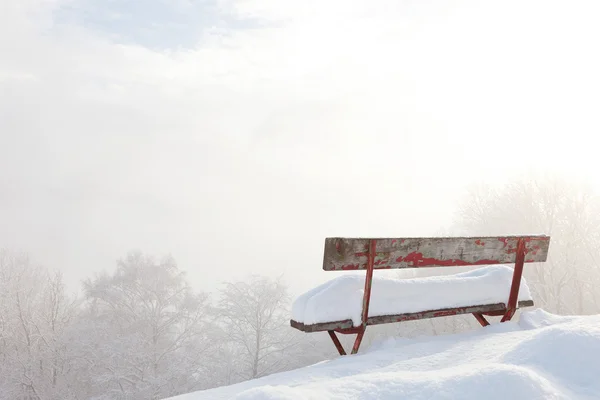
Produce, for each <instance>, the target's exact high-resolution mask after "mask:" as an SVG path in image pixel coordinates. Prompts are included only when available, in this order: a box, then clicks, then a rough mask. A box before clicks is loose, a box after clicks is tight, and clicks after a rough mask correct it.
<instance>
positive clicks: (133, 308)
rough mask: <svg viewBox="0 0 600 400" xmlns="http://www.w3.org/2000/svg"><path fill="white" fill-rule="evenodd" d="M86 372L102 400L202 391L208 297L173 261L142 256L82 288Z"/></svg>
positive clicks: (133, 256) (132, 256)
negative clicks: (86, 338) (86, 336)
mask: <svg viewBox="0 0 600 400" xmlns="http://www.w3.org/2000/svg"><path fill="white" fill-rule="evenodd" d="M84 287H85V295H86V300H87V303H86V304H87V313H86V316H87V319H88V321H89V322H90V323H89V324H87V330H88V331H89V333H90V337H93V340H89V341H88V343H87V345H86V348H85V350H84V353H87V354H88V356H87V357H88V359H89V363H90V373H91V374H92V376H95V377H96V378H95V379H96V384H97V385H99V386H100V387H104V391H103V392H104V394H103V396H104V397H105V398H119V397H127V398H131V399H158V398H163V397H167V396H172V395H175V394H179V393H184V392H190V391H194V390H198V389H202V388H204V387H206V384H205V382H204V377H205V375H207V372H208V370H209V369H210V365H207V363H206V362H205V359H204V357H205V355H206V353H207V351H208V348H209V346H210V342H209V341H208V339H207V338H208V331H209V330H210V329H211V328H210V324H209V319H210V315H209V306H208V298H207V296H206V295H204V294H196V293H194V292H193V291H192V289H191V288H190V286H189V284H188V282H187V281H186V280H185V276H184V273H183V272H181V271H180V270H179V269H178V267H177V265H176V264H175V261H174V260H173V259H172V258H170V257H167V258H165V259H163V260H161V261H159V262H157V261H155V260H154V259H153V258H152V257H149V256H144V255H143V254H141V253H131V254H129V255H128V256H127V257H126V258H125V259H124V260H121V261H119V263H118V267H117V270H116V271H115V272H114V274H112V275H107V274H104V275H102V276H99V277H96V278H95V279H93V280H88V281H86V282H85V285H84Z"/></svg>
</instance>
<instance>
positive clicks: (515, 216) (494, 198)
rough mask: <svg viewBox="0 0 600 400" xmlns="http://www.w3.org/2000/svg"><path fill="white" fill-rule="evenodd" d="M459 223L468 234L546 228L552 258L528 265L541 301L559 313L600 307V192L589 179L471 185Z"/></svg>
mask: <svg viewBox="0 0 600 400" xmlns="http://www.w3.org/2000/svg"><path fill="white" fill-rule="evenodd" d="M456 227H457V229H458V230H461V231H462V232H463V233H466V234H481V235H492V234H498V235H502V234H522V233H527V234H529V233H545V234H549V235H551V236H552V240H551V244H550V252H549V256H548V262H547V263H544V264H539V265H535V266H531V267H527V268H525V277H526V279H527V281H528V282H529V283H530V286H532V289H533V292H534V295H535V297H536V299H537V300H538V303H539V304H540V305H542V306H543V307H545V308H548V309H549V310H550V311H553V312H558V313H577V314H583V313H590V312H598V311H599V310H600V308H599V305H600V304H599V302H598V300H599V298H598V291H597V290H596V289H595V288H596V287H597V285H598V283H600V269H599V268H598V267H599V266H600V265H599V261H600V260H599V259H598V256H596V254H598V250H600V197H599V196H598V195H597V194H596V193H595V192H594V191H593V190H592V189H591V187H590V186H586V185H585V184H580V183H574V182H571V181H569V180H567V179H561V178H559V177H544V178H543V179H540V178H536V177H532V178H529V179H521V180H517V181H514V182H512V183H510V184H508V185H506V186H504V187H502V188H499V189H494V188H492V187H490V186H487V185H478V186H475V187H473V188H472V189H471V190H470V191H469V192H468V194H467V196H466V198H465V200H464V202H463V203H462V205H461V207H460V209H459V213H458V219H457V224H456Z"/></svg>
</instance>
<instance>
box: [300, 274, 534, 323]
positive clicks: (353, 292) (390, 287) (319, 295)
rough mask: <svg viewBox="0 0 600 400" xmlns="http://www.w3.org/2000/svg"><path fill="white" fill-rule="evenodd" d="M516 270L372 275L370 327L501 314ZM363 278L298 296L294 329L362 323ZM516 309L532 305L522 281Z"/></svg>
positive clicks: (346, 278) (341, 280) (336, 281)
mask: <svg viewBox="0 0 600 400" xmlns="http://www.w3.org/2000/svg"><path fill="white" fill-rule="evenodd" d="M512 278H513V269H512V268H511V267H508V266H505V265H491V266H487V267H482V268H478V269H476V270H473V271H468V272H463V273H458V274H455V275H446V276H431V277H425V278H411V279H393V278H385V277H373V283H372V287H373V291H372V294H371V299H370V306H369V314H368V319H367V321H366V325H376V324H383V323H391V322H401V321H410V320H417V319H424V318H433V317H439V316H444V315H458V314H469V313H481V314H487V315H502V314H503V313H504V312H505V311H506V299H507V298H508V294H509V291H510V288H511V281H512ZM363 295H364V277H363V276H360V275H346V276H341V277H338V278H335V279H332V280H330V281H328V282H325V283H323V284H321V285H319V286H317V287H315V288H313V289H311V290H309V291H308V292H306V293H304V294H302V295H300V296H299V297H298V298H297V299H296V301H295V302H294V304H293V306H292V320H291V321H290V323H291V325H292V326H293V327H294V328H296V329H299V330H301V331H304V332H318V331H330V330H347V329H351V328H355V327H358V326H360V325H361V312H362V307H363ZM517 300H518V302H517V305H518V307H530V306H533V301H532V297H531V293H530V290H529V287H528V286H527V283H526V282H525V280H524V279H522V280H521V282H520V287H519V293H518V299H517Z"/></svg>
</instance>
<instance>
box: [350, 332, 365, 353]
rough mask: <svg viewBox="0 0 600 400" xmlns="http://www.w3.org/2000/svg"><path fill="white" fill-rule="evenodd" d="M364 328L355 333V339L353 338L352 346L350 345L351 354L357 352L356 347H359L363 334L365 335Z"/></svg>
mask: <svg viewBox="0 0 600 400" xmlns="http://www.w3.org/2000/svg"><path fill="white" fill-rule="evenodd" d="M365 330H366V329H365ZM365 330H362V331H360V332H358V334H357V335H356V339H355V340H354V346H352V353H351V354H356V353H358V348H359V347H360V342H362V339H363V336H364V335H365Z"/></svg>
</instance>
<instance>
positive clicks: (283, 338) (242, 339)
mask: <svg viewBox="0 0 600 400" xmlns="http://www.w3.org/2000/svg"><path fill="white" fill-rule="evenodd" d="M289 300H290V299H289V295H288V291H287V287H286V286H285V285H284V284H283V283H282V282H281V280H280V279H274V280H271V279H268V278H266V277H258V276H250V277H248V278H247V279H245V280H243V281H238V282H229V283H226V284H225V286H224V287H223V289H222V290H221V296H220V302H219V307H218V311H219V318H220V320H221V323H222V325H223V334H224V335H225V336H226V337H227V339H228V341H229V343H231V344H232V345H233V350H232V351H235V352H237V354H239V357H240V358H239V359H238V363H239V365H240V366H241V368H240V370H239V371H238V375H239V378H240V379H253V378H258V377H261V376H264V375H268V374H271V373H274V372H279V371H283V370H285V369H286V368H287V367H288V365H289V362H290V359H289V358H288V357H286V354H287V353H288V352H290V351H291V349H292V347H293V346H294V345H295V343H297V341H296V340H295V339H294V338H295V337H296V336H295V335H294V334H292V330H291V329H290V327H289V304H290V302H289Z"/></svg>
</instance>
